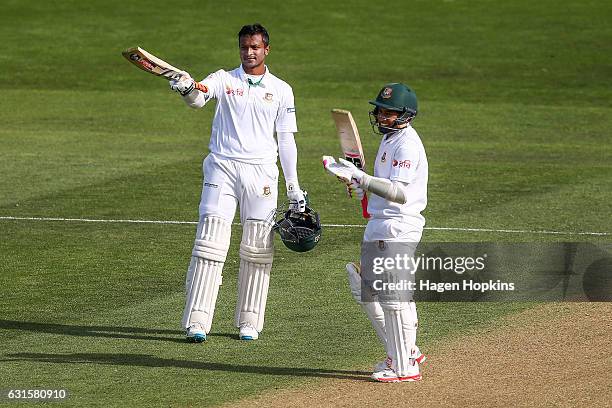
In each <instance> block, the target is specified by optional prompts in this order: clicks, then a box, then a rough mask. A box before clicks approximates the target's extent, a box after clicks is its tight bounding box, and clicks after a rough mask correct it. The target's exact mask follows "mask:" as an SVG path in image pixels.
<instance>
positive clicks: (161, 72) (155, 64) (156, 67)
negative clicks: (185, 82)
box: [121, 47, 208, 92]
mask: <svg viewBox="0 0 612 408" xmlns="http://www.w3.org/2000/svg"><path fill="white" fill-rule="evenodd" d="M121 54H122V55H123V56H124V57H125V58H126V59H127V60H128V61H130V62H131V63H132V64H134V65H136V66H137V67H138V68H140V69H142V70H143V71H146V72H148V73H150V74H153V75H157V76H160V77H163V78H166V79H167V80H171V79H174V80H179V79H181V77H182V76H183V75H182V74H181V72H182V71H183V70H182V69H178V68H176V67H173V66H172V65H170V64H168V63H167V62H166V61H164V60H162V59H161V58H157V57H156V56H155V55H153V54H151V53H149V52H147V51H145V50H143V49H142V48H140V47H132V48H128V49H127V50H125V51H123V52H122V53H121ZM195 88H196V89H198V90H200V91H202V92H208V89H206V87H205V86H204V85H202V84H201V83H199V82H198V81H195Z"/></svg>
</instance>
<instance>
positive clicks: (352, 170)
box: [338, 157, 365, 183]
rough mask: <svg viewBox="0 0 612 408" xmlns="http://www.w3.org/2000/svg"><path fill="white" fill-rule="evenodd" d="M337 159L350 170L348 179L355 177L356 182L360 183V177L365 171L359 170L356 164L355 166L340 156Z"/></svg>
mask: <svg viewBox="0 0 612 408" xmlns="http://www.w3.org/2000/svg"><path fill="white" fill-rule="evenodd" d="M338 160H340V163H341V164H342V165H344V166H345V167H346V168H347V169H348V171H350V173H351V177H350V180H353V179H355V180H357V183H361V179H362V178H363V175H364V174H365V172H363V171H362V170H359V169H358V168H357V166H355V165H354V164H353V163H351V162H350V161H348V160H345V159H343V158H342V157H339V158H338Z"/></svg>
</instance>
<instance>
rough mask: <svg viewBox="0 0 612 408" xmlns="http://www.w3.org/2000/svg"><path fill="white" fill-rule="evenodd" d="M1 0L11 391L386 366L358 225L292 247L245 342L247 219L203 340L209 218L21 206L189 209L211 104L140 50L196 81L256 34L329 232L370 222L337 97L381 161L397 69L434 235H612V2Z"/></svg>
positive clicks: (1, 311) (2, 267) (126, 390)
mask: <svg viewBox="0 0 612 408" xmlns="http://www.w3.org/2000/svg"><path fill="white" fill-rule="evenodd" d="M1 9H2V13H1V14H0V36H1V38H2V39H3V40H2V47H1V49H2V51H1V52H0V66H1V67H2V69H1V70H0V92H1V97H0V124H1V125H0V142H1V143H0V174H1V176H0V217H2V218H0V288H1V289H0V293H1V296H0V367H1V369H0V389H2V390H7V389H13V388H17V389H28V388H64V389H67V390H68V391H69V393H70V397H69V398H68V400H67V401H66V402H65V403H64V405H67V406H156V405H159V406H209V405H216V404H220V403H223V402H228V401H234V400H238V399H240V398H245V397H248V396H250V395H253V394H256V393H262V392H264V391H266V390H272V389H282V388H285V387H293V386H296V385H298V384H301V383H303V382H309V381H319V380H321V379H325V378H342V379H347V380H351V379H364V378H365V376H364V370H367V369H368V368H369V367H370V365H371V363H373V362H375V361H376V360H377V359H379V358H381V357H382V356H381V354H382V351H381V347H380V346H379V344H378V343H377V340H376V338H375V335H374V332H373V330H372V329H371V328H370V327H369V323H368V322H367V320H366V319H365V317H364V316H363V315H362V314H361V312H360V311H359V307H358V306H357V305H356V304H355V303H354V302H353V300H352V299H351V297H350V293H349V290H348V288H347V283H346V279H345V272H344V264H345V263H346V262H347V261H351V260H355V259H356V258H357V256H358V251H359V243H360V239H361V234H362V232H363V229H362V228H360V227H350V228H348V227H345V228H342V227H328V228H326V229H325V230H324V236H323V240H322V242H321V243H320V244H319V245H318V246H317V248H316V249H315V250H314V251H313V252H310V253H306V254H300V255H297V254H295V253H290V252H289V251H288V250H286V249H285V248H284V247H282V244H281V243H280V241H279V240H278V239H277V252H276V258H275V263H274V267H273V272H272V274H273V275H272V278H271V288H270V294H269V301H268V313H267V320H266V321H267V323H266V327H265V331H264V332H263V334H262V337H261V339H260V340H259V341H257V342H253V343H244V342H240V341H238V340H237V332H236V330H235V329H234V328H233V327H232V320H233V319H232V317H233V307H234V302H235V291H236V289H235V287H236V285H235V284H236V282H235V281H236V274H237V268H238V262H239V261H238V253H237V251H238V244H239V238H240V230H239V227H238V226H236V227H234V229H233V237H232V246H231V248H230V256H229V258H228V262H227V263H226V267H225V270H224V284H223V287H222V288H221V293H220V295H219V300H218V303H217V312H216V319H215V322H214V325H213V333H212V336H211V338H210V341H209V342H207V343H205V344H202V345H190V344H186V343H184V342H183V333H182V331H181V330H180V326H179V324H180V318H181V313H182V307H183V301H184V299H183V290H184V274H185V270H186V268H187V265H188V262H189V256H190V251H191V246H192V243H193V235H194V231H195V225H193V224H189V223H187V224H153V223H138V224H136V223H127V222H109V223H92V222H84V221H42V220H26V219H23V218H28V217H33V218H71V219H93V220H157V221H164V220H171V221H184V222H194V221H197V206H198V201H199V196H200V189H201V161H202V158H203V157H204V155H205V154H206V152H207V148H206V146H207V143H208V135H209V133H210V123H211V118H212V112H213V109H212V108H211V107H207V108H205V109H203V110H198V111H194V110H190V109H188V108H187V107H186V106H185V105H184V104H183V102H182V101H181V100H180V98H179V97H178V96H177V95H175V94H173V93H172V92H170V90H169V89H168V87H167V84H166V83H165V82H164V81H162V80H160V79H158V78H154V77H153V76H150V75H147V74H145V73H144V72H141V71H138V70H137V69H135V68H134V67H133V66H131V65H129V64H128V63H127V62H126V61H125V60H124V59H123V58H122V57H121V51H122V50H123V49H124V48H127V47H130V46H135V45H140V46H141V47H143V48H145V49H147V50H149V51H151V52H153V53H155V54H157V55H159V56H160V57H162V58H164V59H166V60H167V61H169V62H171V63H172V64H174V65H177V66H180V67H183V68H184V69H186V70H187V71H189V72H190V73H191V74H192V75H193V76H194V77H197V78H201V77H204V76H205V75H206V74H208V73H209V72H212V71H215V70H217V69H219V68H226V69H231V68H233V67H235V66H237V65H238V64H239V58H238V49H237V39H236V33H237V31H238V30H239V29H240V27H241V26H242V25H243V24H247V23H252V22H255V21H259V22H261V23H262V24H264V25H265V26H266V27H267V28H268V30H269V31H270V35H271V47H272V51H271V54H270V57H269V59H268V65H269V67H270V69H271V70H272V72H274V73H275V74H277V75H278V76H280V77H281V78H283V79H285V80H286V81H288V82H289V83H290V84H291V85H292V86H293V89H294V93H295V96H296V106H297V109H298V126H299V128H300V132H299V134H298V136H297V143H298V148H299V152H300V161H299V174H300V179H301V184H302V185H303V187H305V188H306V189H307V190H308V191H309V193H310V195H311V198H312V202H313V206H314V207H315V208H316V209H317V210H318V211H320V213H321V216H322V220H323V223H324V224H350V225H357V224H363V220H361V219H360V213H359V211H358V203H357V202H356V201H355V200H353V201H349V200H348V199H347V198H345V193H344V191H343V189H342V188H341V186H340V185H339V184H337V183H335V182H334V181H333V180H332V179H331V178H329V177H327V176H326V175H325V174H324V172H323V171H322V169H321V166H320V157H321V155H323V154H337V153H338V150H339V146H338V142H337V139H336V137H335V132H334V125H333V123H332V121H331V119H330V116H329V110H330V109H331V108H334V107H341V108H345V109H349V110H351V111H352V112H353V114H354V116H355V119H356V121H357V123H358V125H359V128H360V131H361V134H362V139H363V143H364V148H365V150H366V154H367V156H368V157H373V156H374V155H375V152H376V149H377V146H378V138H377V137H376V136H371V131H370V128H369V125H368V118H367V112H368V110H369V106H370V105H368V104H367V101H368V100H369V99H372V98H373V97H375V95H376V93H377V91H378V90H379V89H380V88H381V86H382V85H383V84H385V83H387V82H395V81H399V82H405V83H408V84H410V85H411V86H412V87H413V88H414V89H415V90H416V92H417V95H418V96H419V102H420V107H421V110H420V113H419V117H418V118H417V119H416V121H415V123H414V126H415V128H416V129H417V130H418V132H419V134H420V135H421V138H422V139H423V142H424V144H425V147H426V150H427V153H428V158H429V165H430V184H429V205H428V208H427V210H426V212H425V214H424V215H425V217H426V218H427V227H428V228H434V229H427V230H426V231H425V234H424V237H423V239H424V240H425V241H431V242H434V241H457V242H462V241H463V242H466V241H492V242H506V241H507V242H510V241H522V242H542V241H593V242H610V236H611V234H612V220H611V218H610V214H611V213H612V188H611V187H612V160H611V158H612V144H611V143H610V140H611V139H610V128H611V127H612V119H611V117H612V107H611V106H612V105H611V101H612V57H611V56H612V41H611V39H612V26H610V24H609V21H610V18H612V5H611V4H610V3H609V2H605V1H591V2H582V1H567V2H564V3H563V4H559V2H553V1H548V0H545V1H540V2H532V1H524V0H516V1H510V2H506V3H494V2H490V1H484V0H480V1H476V0H475V1H470V2H463V1H451V0H449V1H415V2H410V4H409V5H408V4H405V5H404V4H402V5H401V6H398V5H393V4H390V3H389V4H385V5H379V4H375V3H373V2H368V1H354V2H348V3H347V2H340V1H327V2H320V3H319V2H315V3H314V4H313V3H312V2H306V1H296V2H290V3H287V2H281V1H278V2H277V1H274V2H265V3H261V4H259V3H252V2H242V1H239V2H233V3H231V4H230V3H227V4H221V3H216V2H209V3H204V2H191V3H190V6H189V7H180V8H176V9H175V8H173V7H168V5H166V4H164V5H154V4H153V3H151V2H145V1H141V0H139V1H130V2H125V1H124V2H119V1H115V0H112V1H101V0H99V1H98V0H96V1H93V0H92V1H86V2H84V1H76V0H74V1H69V0H61V1H57V2H45V1H42V0H3V1H2V6H1ZM435 228H457V230H440V229H435ZM469 229H491V230H495V231H480V232H478V231H470V230H469ZM501 230H516V231H526V232H522V233H518V232H512V233H508V232H502V231H501ZM538 231H556V232H560V233H561V234H543V233H539V232H538ZM585 232H588V233H592V232H599V233H602V234H600V235H592V234H579V233H585ZM530 306H531V305H530V304H522V303H521V304H513V303H499V304H497V303H474V304H468V303H466V304H448V303H424V304H422V305H421V306H420V309H419V310H420V318H421V331H420V343H421V345H422V348H423V349H424V350H425V351H426V350H427V347H428V346H431V345H433V344H436V343H438V342H445V341H449V339H452V338H453V337H456V336H457V335H458V334H459V333H465V332H467V331H470V330H476V329H477V328H479V327H483V326H488V325H492V324H495V321H496V320H497V319H498V318H499V317H501V316H504V315H508V314H511V313H516V312H517V311H519V310H522V309H524V308H527V307H530ZM2 402H5V401H1V400H0V404H1V403H2Z"/></svg>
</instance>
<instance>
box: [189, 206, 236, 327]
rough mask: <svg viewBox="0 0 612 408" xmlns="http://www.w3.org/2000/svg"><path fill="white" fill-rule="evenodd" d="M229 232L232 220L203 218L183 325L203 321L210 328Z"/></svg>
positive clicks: (203, 324) (196, 245)
mask: <svg viewBox="0 0 612 408" xmlns="http://www.w3.org/2000/svg"><path fill="white" fill-rule="evenodd" d="M230 236H231V223H229V222H228V221H226V220H224V219H223V218H219V217H210V216H208V217H202V218H201V219H200V223H199V224H198V229H197V232H196V239H195V243H194V246H193V251H192V257H191V262H190V264H189V269H188V271H187V279H186V282H185V293H186V301H185V311H184V312H183V321H182V324H183V327H184V328H188V327H189V326H191V325H192V324H194V323H200V324H201V325H202V327H204V331H205V332H206V333H208V332H209V331H210V326H211V324H212V319H213V315H214V312H215V303H216V302H217V294H218V293H219V286H221V280H222V274H221V273H222V271H223V264H224V263H225V258H226V256H227V250H228V248H229V244H230Z"/></svg>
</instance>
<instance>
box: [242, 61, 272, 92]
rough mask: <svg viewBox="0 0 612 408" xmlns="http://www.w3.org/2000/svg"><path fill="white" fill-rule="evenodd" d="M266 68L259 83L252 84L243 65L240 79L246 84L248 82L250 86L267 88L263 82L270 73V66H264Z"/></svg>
mask: <svg viewBox="0 0 612 408" xmlns="http://www.w3.org/2000/svg"><path fill="white" fill-rule="evenodd" d="M264 67H265V68H266V71H265V72H264V73H263V75H262V76H261V77H260V78H259V81H257V82H250V81H249V77H248V75H249V74H247V73H246V72H244V68H243V66H242V64H240V79H241V80H242V81H244V82H248V83H249V86H261V87H262V88H265V87H266V86H265V85H264V84H263V83H262V82H261V81H263V79H264V78H265V77H266V74H267V73H268V72H269V71H268V66H267V65H264Z"/></svg>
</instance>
